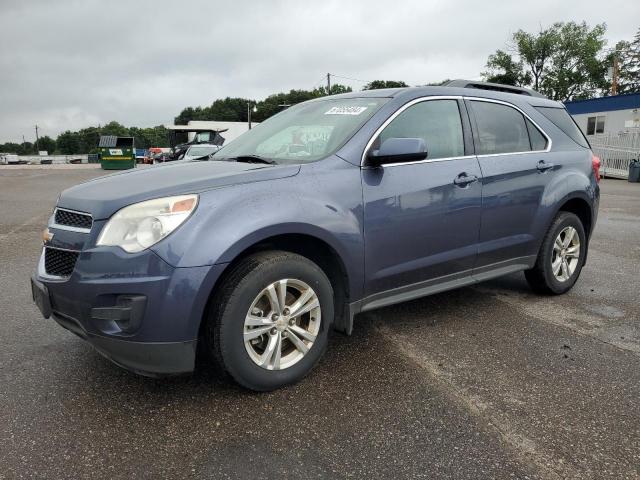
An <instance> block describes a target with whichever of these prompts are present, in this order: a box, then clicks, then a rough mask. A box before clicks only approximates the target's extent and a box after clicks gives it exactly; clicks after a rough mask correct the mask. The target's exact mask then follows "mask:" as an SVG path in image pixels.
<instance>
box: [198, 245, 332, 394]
mask: <svg viewBox="0 0 640 480" xmlns="http://www.w3.org/2000/svg"><path fill="white" fill-rule="evenodd" d="M332 322H333V290H332V288H331V283H330V282H329V279H328V278H327V276H326V275H325V274H324V272H323V271H322V270H321V269H320V267H318V266H317V265H316V264H315V263H313V262H311V261H310V260H309V259H307V258H305V257H302V256H300V255H297V254H294V253H290V252H281V251H271V252H262V253H258V254H255V255H251V256H249V257H247V258H245V259H243V260H241V261H240V262H239V263H238V264H237V265H236V266H235V267H234V268H233V270H232V271H231V272H230V273H229V275H227V276H226V278H225V279H224V284H223V285H222V286H221V288H220V290H219V292H218V294H217V295H216V297H215V298H214V308H213V309H212V311H211V315H210V318H209V320H208V325H207V336H208V338H207V339H208V342H207V343H208V345H209V346H210V347H211V349H212V350H213V351H212V352H211V353H213V356H214V357H215V360H216V361H217V363H219V364H220V365H221V366H222V367H223V368H224V369H225V370H226V371H227V372H228V373H229V374H230V375H231V376H232V377H233V378H234V380H236V381H237V382H238V383H239V384H240V385H242V386H244V387H246V388H249V389H251V390H257V391H268V390H274V389H276V388H279V387H282V386H284V385H288V384H291V383H294V382H297V381H298V380H300V379H301V378H303V377H304V376H305V375H306V374H307V373H308V372H309V371H310V370H311V369H312V368H313V366H314V365H315V364H316V363H317V362H318V360H319V359H320V357H321V356H322V354H323V353H324V350H325V349H326V346H327V337H328V332H329V329H330V326H331V324H332Z"/></svg>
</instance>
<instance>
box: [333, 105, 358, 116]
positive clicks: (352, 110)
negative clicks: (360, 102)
mask: <svg viewBox="0 0 640 480" xmlns="http://www.w3.org/2000/svg"><path fill="white" fill-rule="evenodd" d="M366 109H367V107H355V106H352V107H332V108H331V110H328V111H326V112H324V114H325V115H360V114H361V113H362V112H364V111H365V110H366Z"/></svg>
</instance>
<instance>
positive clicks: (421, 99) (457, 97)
mask: <svg viewBox="0 0 640 480" xmlns="http://www.w3.org/2000/svg"><path fill="white" fill-rule="evenodd" d="M431 100H472V101H480V102H487V103H498V104H502V105H506V106H507V107H511V108H513V109H515V110H517V111H518V112H520V113H521V114H522V115H523V116H524V117H525V118H526V119H527V120H529V121H530V122H531V123H532V124H533V125H534V126H535V127H536V128H537V129H538V130H540V132H541V133H542V135H544V137H545V138H546V139H547V148H546V149H545V150H527V151H524V152H507V153H486V154H482V155H463V156H460V157H446V158H434V159H428V158H427V159H424V160H416V161H414V162H402V163H383V164H382V165H381V166H383V167H393V166H402V165H411V164H419V163H432V162H445V161H449V160H460V159H468V158H474V157H477V158H485V157H499V156H503V155H526V154H531V153H547V152H550V151H551V146H552V143H553V141H552V140H551V137H550V136H549V135H548V134H547V132H545V131H544V129H543V128H542V127H541V126H540V125H538V123H537V122H536V121H535V120H533V119H532V118H531V117H530V116H529V115H528V114H527V113H526V112H524V111H523V110H522V109H521V108H519V107H518V106H516V105H514V104H512V103H509V102H505V101H504V100H495V99H492V98H483V97H467V96H463V95H439V96H438V95H433V96H427V97H419V98H414V99H413V100H411V101H410V102H407V103H405V104H404V105H403V106H402V107H400V108H399V109H398V110H396V111H395V112H394V113H393V114H392V115H391V116H390V117H389V118H387V119H386V120H385V121H384V123H383V124H382V125H380V127H378V128H377V129H376V131H375V132H374V133H373V135H372V136H371V138H370V139H369V141H368V142H367V145H366V146H365V148H364V151H363V152H362V157H361V158H360V166H361V167H364V166H365V165H364V161H365V157H366V155H367V152H368V151H369V149H370V148H371V145H372V144H373V142H374V141H375V140H376V138H378V135H380V132H382V130H384V129H385V128H386V127H387V125H389V124H390V123H391V122H392V121H393V120H394V119H395V118H396V117H397V116H398V115H400V114H401V113H402V112H404V111H405V110H406V109H407V108H409V107H412V106H413V105H415V104H417V103H422V102H428V101H431ZM471 129H472V130H474V126H472V127H471Z"/></svg>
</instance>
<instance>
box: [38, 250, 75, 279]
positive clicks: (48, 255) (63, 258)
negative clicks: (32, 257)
mask: <svg viewBox="0 0 640 480" xmlns="http://www.w3.org/2000/svg"><path fill="white" fill-rule="evenodd" d="M79 254H80V252H72V251H69V250H59V249H57V248H51V247H46V248H45V250H44V270H45V272H47V274H48V275H55V276H57V277H68V276H69V275H71V272H73V268H74V267H75V266H76V260H77V259H78V255H79Z"/></svg>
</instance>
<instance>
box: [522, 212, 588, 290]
mask: <svg viewBox="0 0 640 480" xmlns="http://www.w3.org/2000/svg"><path fill="white" fill-rule="evenodd" d="M586 248H587V238H586V234H585V231H584V226H583V225H582V222H581V221H580V219H579V218H578V217H577V216H576V215H574V214H573V213H570V212H560V213H559V214H558V215H557V216H556V218H555V219H554V221H553V223H552V224H551V227H549V230H548V231H547V234H546V235H545V238H544V240H543V242H542V247H540V252H539V253H538V258H537V260H536V264H535V266H534V267H533V268H532V269H531V270H527V271H526V272H525V277H526V279H527V281H528V282H529V285H530V286H531V288H532V289H533V290H535V291H536V292H540V293H547V294H554V295H559V294H562V293H565V292H567V291H569V290H570V289H571V287H573V285H574V284H575V283H576V281H577V280H578V277H579V276H580V272H581V270H582V266H583V264H584V258H585V254H586Z"/></svg>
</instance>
